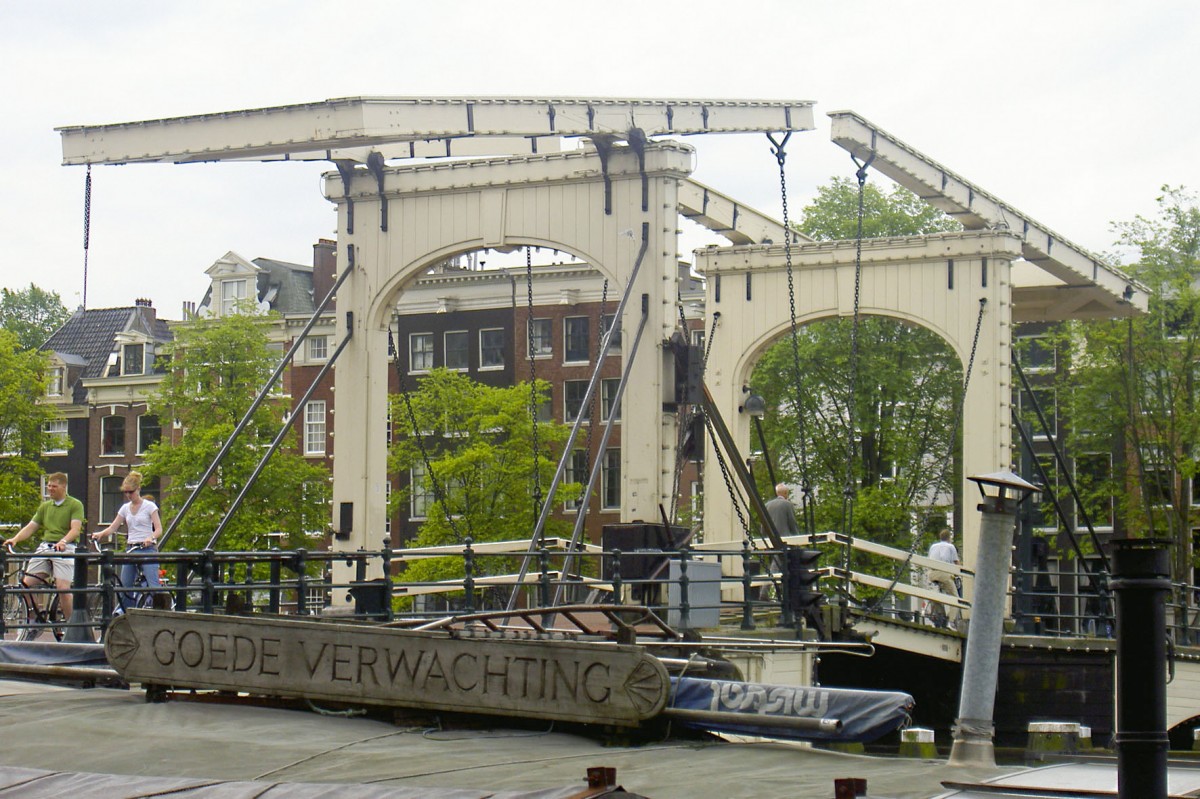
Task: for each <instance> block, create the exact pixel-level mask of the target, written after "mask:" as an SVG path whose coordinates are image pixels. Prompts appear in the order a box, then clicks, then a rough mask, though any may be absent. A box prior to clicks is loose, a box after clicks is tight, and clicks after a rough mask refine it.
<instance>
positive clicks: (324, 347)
mask: <svg viewBox="0 0 1200 799" xmlns="http://www.w3.org/2000/svg"><path fill="white" fill-rule="evenodd" d="M304 349H305V355H306V359H307V360H309V361H314V362H316V363H323V362H325V361H327V360H329V336H309V337H308V338H306V339H305V340H304Z"/></svg>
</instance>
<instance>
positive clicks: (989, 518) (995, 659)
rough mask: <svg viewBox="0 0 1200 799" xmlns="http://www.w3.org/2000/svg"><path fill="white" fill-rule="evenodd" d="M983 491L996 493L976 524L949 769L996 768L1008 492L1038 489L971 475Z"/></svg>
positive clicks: (1010, 515) (1007, 476) (1011, 512)
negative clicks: (971, 590) (968, 618)
mask: <svg viewBox="0 0 1200 799" xmlns="http://www.w3.org/2000/svg"><path fill="white" fill-rule="evenodd" d="M969 479H971V480H974V481H975V482H976V483H977V484H978V485H979V488H980V492H981V493H982V491H983V487H984V486H985V485H988V486H992V487H994V488H997V487H998V489H999V491H998V493H997V494H995V495H992V496H989V495H986V494H985V495H984V497H983V502H982V503H981V504H980V505H979V506H978V507H979V510H980V511H981V512H982V515H983V518H982V521H981V524H980V526H979V548H978V549H979V551H978V554H977V556H976V557H977V560H976V563H975V596H974V600H973V602H972V605H971V622H970V625H969V626H968V628H967V646H966V651H965V653H964V654H963V676H962V689H961V692H960V694H959V701H958V718H957V719H956V720H955V722H954V730H953V734H954V743H953V745H952V746H951V749H950V761H949V762H950V765H952V766H986V767H988V768H995V766H996V754H995V747H994V745H993V740H992V739H993V737H994V734H995V724H994V722H993V712H994V709H995V702H996V677H997V674H998V673H999V670H1000V642H1001V639H1002V638H1003V636H1004V595H1005V593H1006V590H1007V588H1008V570H1009V567H1010V566H1011V565H1012V542H1013V531H1014V524H1015V522H1016V512H1017V504H1018V503H1019V502H1020V500H1021V497H1020V496H1017V497H1013V496H1011V495H1006V493H1007V492H1008V491H1012V490H1015V491H1016V492H1018V493H1019V492H1029V491H1035V490H1037V486H1034V485H1032V484H1031V483H1029V482H1028V481H1026V480H1023V479H1021V478H1020V477H1019V476H1017V475H1015V474H1013V473H1012V472H998V473H996V474H994V475H987V476H984V477H972V478H969Z"/></svg>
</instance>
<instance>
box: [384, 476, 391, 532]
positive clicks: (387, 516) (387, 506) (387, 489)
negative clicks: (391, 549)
mask: <svg viewBox="0 0 1200 799" xmlns="http://www.w3.org/2000/svg"><path fill="white" fill-rule="evenodd" d="M383 532H385V533H386V534H387V537H388V539H389V545H390V540H391V537H392V481H391V480H390V479H388V480H384V481H383Z"/></svg>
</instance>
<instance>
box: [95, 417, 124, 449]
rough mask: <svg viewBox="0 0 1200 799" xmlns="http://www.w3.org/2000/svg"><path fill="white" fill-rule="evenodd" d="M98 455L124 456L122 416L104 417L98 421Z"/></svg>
mask: <svg viewBox="0 0 1200 799" xmlns="http://www.w3.org/2000/svg"><path fill="white" fill-rule="evenodd" d="M100 454H101V455H124V454H125V417H124V416H105V417H104V418H103V419H101V420H100Z"/></svg>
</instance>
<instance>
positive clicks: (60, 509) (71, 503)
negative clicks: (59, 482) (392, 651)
mask: <svg viewBox="0 0 1200 799" xmlns="http://www.w3.org/2000/svg"><path fill="white" fill-rule="evenodd" d="M76 519H78V520H79V529H80V534H82V532H83V503H82V502H80V501H79V500H77V499H75V497H72V496H69V495H68V496H67V498H66V499H64V500H63V501H62V504H61V505H55V504H54V500H52V499H48V500H46V501H45V502H43V503H42V504H41V505H38V509H37V513H35V514H33V521H35V522H37V524H38V532H39V533H41V536H42V540H43V541H45V542H46V543H47V544H54V543H57V542H59V541H61V540H62V537H63V536H64V535H66V534H67V533H69V532H71V522H73V521H75V520H76Z"/></svg>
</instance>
